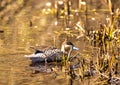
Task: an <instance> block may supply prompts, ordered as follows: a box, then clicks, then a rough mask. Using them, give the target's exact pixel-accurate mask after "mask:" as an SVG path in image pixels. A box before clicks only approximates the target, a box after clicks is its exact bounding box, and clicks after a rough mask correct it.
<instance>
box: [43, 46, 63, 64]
mask: <svg viewBox="0 0 120 85" xmlns="http://www.w3.org/2000/svg"><path fill="white" fill-rule="evenodd" d="M44 54H45V55H46V60H47V61H48V62H53V61H60V60H61V59H62V55H63V52H62V51H61V50H59V49H57V48H53V47H52V48H50V49H48V50H45V51H44Z"/></svg>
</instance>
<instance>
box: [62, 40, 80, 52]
mask: <svg viewBox="0 0 120 85" xmlns="http://www.w3.org/2000/svg"><path fill="white" fill-rule="evenodd" d="M70 50H79V48H77V47H75V46H74V44H73V43H72V42H69V41H66V40H65V41H64V42H63V43H62V46H61V51H62V52H63V53H68V52H69V51H70Z"/></svg>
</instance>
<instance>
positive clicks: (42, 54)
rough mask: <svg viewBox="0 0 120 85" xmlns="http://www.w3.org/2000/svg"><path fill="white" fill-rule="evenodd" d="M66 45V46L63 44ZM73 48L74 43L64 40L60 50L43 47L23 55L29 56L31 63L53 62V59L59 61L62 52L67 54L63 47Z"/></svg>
mask: <svg viewBox="0 0 120 85" xmlns="http://www.w3.org/2000/svg"><path fill="white" fill-rule="evenodd" d="M65 45H66V46H65ZM68 46H69V48H73V47H74V45H73V44H72V43H71V42H64V43H63V44H62V47H61V50H60V49H57V48H54V47H50V48H49V49H45V50H43V51H41V50H35V52H34V53H33V54H31V55H25V57H27V58H30V59H31V61H32V63H36V62H45V61H47V62H55V61H61V60H62V57H63V54H67V52H66V50H65V48H66V47H67V48H68Z"/></svg>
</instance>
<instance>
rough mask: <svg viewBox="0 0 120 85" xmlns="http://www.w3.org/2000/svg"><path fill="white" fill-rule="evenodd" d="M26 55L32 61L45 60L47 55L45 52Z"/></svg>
mask: <svg viewBox="0 0 120 85" xmlns="http://www.w3.org/2000/svg"><path fill="white" fill-rule="evenodd" d="M24 57H26V58H29V59H30V60H31V61H32V63H35V62H43V61H45V58H46V55H45V54H44V53H37V54H35V53H33V54H31V55H25V56H24Z"/></svg>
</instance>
